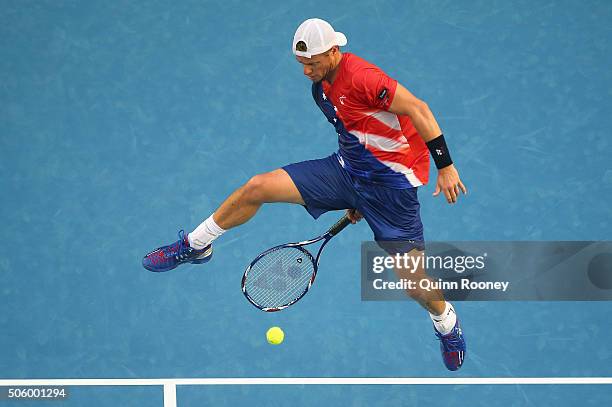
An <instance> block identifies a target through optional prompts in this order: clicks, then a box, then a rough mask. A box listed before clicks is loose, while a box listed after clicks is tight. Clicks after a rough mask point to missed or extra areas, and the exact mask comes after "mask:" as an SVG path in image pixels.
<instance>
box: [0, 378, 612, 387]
mask: <svg viewBox="0 0 612 407" xmlns="http://www.w3.org/2000/svg"><path fill="white" fill-rule="evenodd" d="M411 384H412V385H464V384H466V385H516V384H534V385H543V384H560V385H561V384H612V377H448V378H447V377H223V378H166V379H0V386H164V385H169V386H190V385H197V386H211V385H216V386H218V385H411ZM168 389H170V387H169V388H168Z"/></svg>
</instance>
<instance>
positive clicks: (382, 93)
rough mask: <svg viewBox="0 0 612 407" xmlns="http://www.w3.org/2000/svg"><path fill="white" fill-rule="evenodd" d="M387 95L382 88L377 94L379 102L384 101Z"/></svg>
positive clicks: (385, 90) (386, 91)
mask: <svg viewBox="0 0 612 407" xmlns="http://www.w3.org/2000/svg"><path fill="white" fill-rule="evenodd" d="M387 93H389V91H388V90H387V88H383V90H382V91H380V93H379V94H378V98H379V99H381V100H382V99H384V98H385V97H386V96H387Z"/></svg>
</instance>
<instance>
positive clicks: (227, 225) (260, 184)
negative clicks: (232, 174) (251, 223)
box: [213, 168, 304, 230]
mask: <svg viewBox="0 0 612 407" xmlns="http://www.w3.org/2000/svg"><path fill="white" fill-rule="evenodd" d="M270 202H288V203H295V204H300V205H304V200H303V199H302V195H301V194H300V191H299V190H298V189H297V187H296V186H295V184H294V183H293V180H292V179H291V177H290V176H289V174H287V171H285V170H284V169H282V168H279V169H277V170H274V171H272V172H268V173H265V174H259V175H255V176H254V177H253V178H251V179H250V180H249V181H248V182H247V183H246V184H244V185H243V186H241V187H240V188H238V189H237V190H236V191H234V192H233V193H232V194H231V195H230V196H229V197H228V198H227V199H226V200H225V201H224V202H223V203H222V204H221V206H219V209H217V210H216V211H215V214H214V216H213V218H214V220H215V222H216V223H217V225H218V226H219V227H220V228H222V229H224V230H227V229H231V228H233V227H235V226H238V225H242V224H243V223H245V222H247V221H248V220H249V219H251V218H252V217H253V216H254V215H255V213H256V212H257V210H259V208H260V207H261V205H263V204H264V203H270Z"/></svg>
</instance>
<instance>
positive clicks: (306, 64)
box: [295, 52, 333, 82]
mask: <svg viewBox="0 0 612 407" xmlns="http://www.w3.org/2000/svg"><path fill="white" fill-rule="evenodd" d="M295 58H296V59H297V60H298V62H299V63H300V64H302V66H303V68H304V75H305V76H306V77H308V79H310V80H311V81H313V82H320V81H321V80H323V79H325V77H326V76H327V74H328V73H329V72H330V70H331V69H332V67H333V58H332V56H331V54H330V52H326V53H324V54H319V55H313V56H312V58H306V57H298V56H296V57H295Z"/></svg>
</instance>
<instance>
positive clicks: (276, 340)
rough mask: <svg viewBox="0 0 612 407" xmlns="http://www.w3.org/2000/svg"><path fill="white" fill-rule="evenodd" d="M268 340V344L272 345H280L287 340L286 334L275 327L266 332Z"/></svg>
mask: <svg viewBox="0 0 612 407" xmlns="http://www.w3.org/2000/svg"><path fill="white" fill-rule="evenodd" d="M266 338H267V339H268V343H269V344H271V345H280V344H281V343H283V339H285V333H284V332H283V330H282V329H280V328H279V327H277V326H273V327H272V328H270V329H268V332H266Z"/></svg>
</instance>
